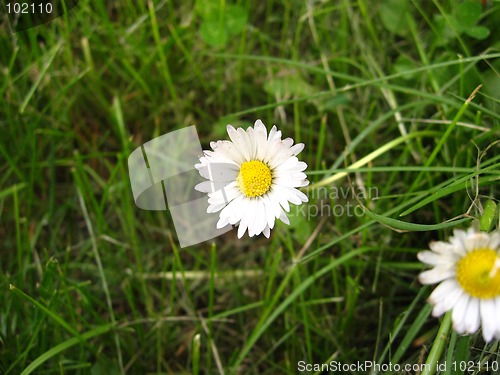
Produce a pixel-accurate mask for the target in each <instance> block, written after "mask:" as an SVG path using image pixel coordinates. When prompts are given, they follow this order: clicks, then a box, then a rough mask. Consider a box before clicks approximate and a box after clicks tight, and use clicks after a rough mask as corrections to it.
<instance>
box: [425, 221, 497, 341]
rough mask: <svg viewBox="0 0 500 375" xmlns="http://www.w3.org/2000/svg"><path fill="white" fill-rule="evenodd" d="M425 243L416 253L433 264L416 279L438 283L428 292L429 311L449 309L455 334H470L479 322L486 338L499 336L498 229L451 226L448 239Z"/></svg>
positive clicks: (436, 311)
mask: <svg viewBox="0 0 500 375" xmlns="http://www.w3.org/2000/svg"><path fill="white" fill-rule="evenodd" d="M429 247H430V250H426V251H421V252H419V253H418V254H417V257H418V259H419V260H420V261H421V262H422V263H425V264H428V265H430V266H433V267H432V268H431V269H429V270H427V271H424V272H422V273H421V274H420V275H419V277H418V278H419V281H420V283H422V284H438V283H439V285H438V286H437V287H436V288H435V289H434V291H433V292H432V293H431V295H430V296H429V302H430V303H431V304H432V305H433V306H434V307H433V310H432V315H433V316H434V317H438V316H440V315H442V314H444V313H445V312H447V311H449V310H452V313H451V314H452V321H453V329H454V330H455V331H456V332H457V333H458V334H473V333H475V332H476V331H477V330H478V329H479V327H480V326H482V334H483V338H484V340H485V341H486V342H490V341H492V340H493V339H496V340H500V232H498V231H497V232H495V233H491V234H488V233H484V232H477V231H475V230H474V229H472V228H470V229H468V230H467V231H464V230H454V231H453V236H451V237H450V238H449V242H443V241H435V242H431V243H430V245H429Z"/></svg>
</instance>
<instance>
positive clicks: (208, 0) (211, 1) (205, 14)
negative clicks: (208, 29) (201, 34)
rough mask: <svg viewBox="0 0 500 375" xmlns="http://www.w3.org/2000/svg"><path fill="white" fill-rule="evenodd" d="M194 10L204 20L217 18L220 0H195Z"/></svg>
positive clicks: (219, 10)
mask: <svg viewBox="0 0 500 375" xmlns="http://www.w3.org/2000/svg"><path fill="white" fill-rule="evenodd" d="M196 11H197V12H198V14H199V15H200V17H201V18H203V19H204V20H218V19H219V15H220V12H221V4H220V0H196Z"/></svg>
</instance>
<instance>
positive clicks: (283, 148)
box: [195, 120, 309, 238]
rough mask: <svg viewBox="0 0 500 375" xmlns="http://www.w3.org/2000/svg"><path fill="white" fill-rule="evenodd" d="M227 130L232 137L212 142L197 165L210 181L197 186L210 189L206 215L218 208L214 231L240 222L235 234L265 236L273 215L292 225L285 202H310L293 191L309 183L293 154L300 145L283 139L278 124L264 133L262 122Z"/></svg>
mask: <svg viewBox="0 0 500 375" xmlns="http://www.w3.org/2000/svg"><path fill="white" fill-rule="evenodd" d="M227 133H228V134H229V138H231V141H217V142H211V143H210V147H211V148H212V150H213V151H204V152H203V153H204V156H202V157H201V158H200V163H199V164H196V165H195V167H196V169H198V171H199V173H200V175H201V176H202V177H204V178H206V179H208V180H209V181H204V182H202V183H200V184H198V185H196V190H198V191H201V192H204V193H208V203H209V207H208V210H207V212H208V213H213V212H219V211H220V214H219V221H218V222H217V228H218V229H220V228H224V227H225V226H227V225H228V224H231V225H238V238H241V237H242V236H243V234H245V232H246V231H247V230H248V235H249V236H250V237H253V236H257V235H259V234H261V233H263V234H264V235H265V236H266V237H267V238H269V235H270V233H271V229H273V227H274V222H275V219H280V220H281V221H283V222H284V223H286V224H290V221H289V220H288V217H287V215H286V213H285V211H286V212H289V211H290V204H289V203H293V204H296V205H299V204H302V203H303V202H307V201H308V199H307V196H306V195H305V194H304V193H302V192H301V191H300V190H298V189H297V188H299V187H302V186H306V185H308V184H309V181H308V180H307V179H306V177H307V176H306V174H305V173H304V170H305V169H306V168H307V164H306V163H304V162H303V161H299V159H298V158H297V156H296V155H298V154H299V153H300V152H301V151H302V150H303V149H304V144H303V143H298V144H296V145H293V139H291V138H286V139H283V140H282V139H281V131H279V130H277V128H276V126H273V127H272V129H271V131H270V132H269V135H268V134H267V129H266V127H265V125H264V124H263V123H262V121H261V120H257V121H255V124H254V126H253V127H251V126H250V127H248V129H247V130H244V129H243V128H238V129H235V128H234V127H233V126H231V125H228V126H227Z"/></svg>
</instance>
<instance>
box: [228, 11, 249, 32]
mask: <svg viewBox="0 0 500 375" xmlns="http://www.w3.org/2000/svg"><path fill="white" fill-rule="evenodd" d="M225 19H226V29H227V32H228V33H229V34H231V35H238V34H240V33H241V32H242V31H243V30H244V29H245V26H246V25H247V20H248V14H247V11H246V10H245V8H243V7H241V6H239V5H228V6H227V7H226V12H225Z"/></svg>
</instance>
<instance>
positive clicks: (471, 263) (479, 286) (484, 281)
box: [456, 249, 500, 299]
mask: <svg viewBox="0 0 500 375" xmlns="http://www.w3.org/2000/svg"><path fill="white" fill-rule="evenodd" d="M456 275H457V280H458V283H459V284H460V286H461V287H462V288H463V289H464V290H465V291H466V292H467V293H468V294H469V295H471V296H472V297H476V298H480V299H489V298H495V297H498V296H500V256H499V254H498V253H497V252H496V251H495V250H492V249H477V250H473V251H471V252H470V253H468V254H467V255H465V256H464V257H463V258H462V259H461V260H460V261H459V262H458V263H457V270H456Z"/></svg>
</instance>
